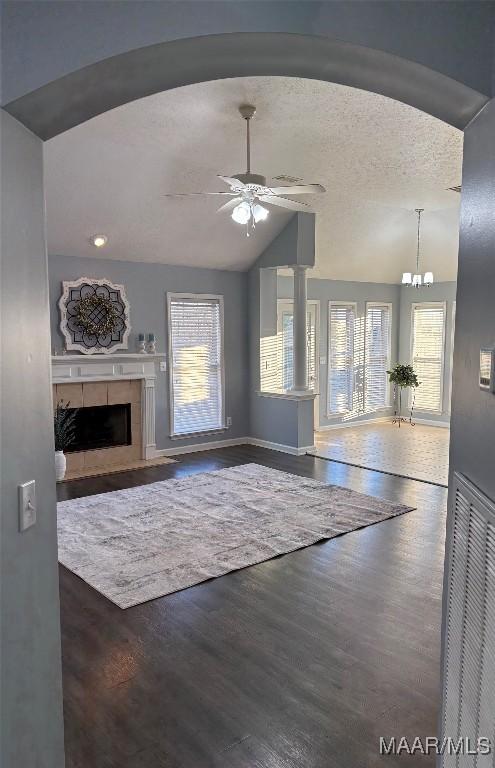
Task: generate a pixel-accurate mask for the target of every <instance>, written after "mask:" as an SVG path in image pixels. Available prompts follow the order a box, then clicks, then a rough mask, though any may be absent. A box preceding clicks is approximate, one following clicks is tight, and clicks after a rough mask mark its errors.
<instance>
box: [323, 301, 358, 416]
mask: <svg viewBox="0 0 495 768" xmlns="http://www.w3.org/2000/svg"><path fill="white" fill-rule="evenodd" d="M355 316H356V305H355V304H339V303H335V302H332V301H331V302H330V303H329V305H328V413H329V414H335V413H347V412H348V411H351V410H352V407H353V397H354V322H355Z"/></svg>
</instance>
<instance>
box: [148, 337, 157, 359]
mask: <svg viewBox="0 0 495 768" xmlns="http://www.w3.org/2000/svg"><path fill="white" fill-rule="evenodd" d="M146 351H147V352H148V355H154V354H155V353H156V341H155V334H154V333H148V343H147V345H146Z"/></svg>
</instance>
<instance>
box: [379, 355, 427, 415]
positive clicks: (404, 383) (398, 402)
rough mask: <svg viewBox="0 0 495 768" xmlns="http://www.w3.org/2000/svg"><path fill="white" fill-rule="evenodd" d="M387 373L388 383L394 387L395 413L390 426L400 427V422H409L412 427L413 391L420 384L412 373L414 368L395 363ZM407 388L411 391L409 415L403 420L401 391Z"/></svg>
mask: <svg viewBox="0 0 495 768" xmlns="http://www.w3.org/2000/svg"><path fill="white" fill-rule="evenodd" d="M387 373H388V380H389V382H390V383H391V384H393V385H394V402H395V412H394V418H393V419H392V424H398V425H399V427H400V425H401V422H403V421H409V424H410V425H411V426H412V427H414V422H413V411H414V390H415V389H416V387H419V385H420V382H419V381H418V377H417V375H416V373H415V372H414V368H413V367H412V365H404V364H403V363H397V365H394V367H393V368H392V370H390V371H387ZM409 388H411V389H412V390H413V398H412V402H411V411H410V414H409V419H404V418H403V417H402V390H403V389H409Z"/></svg>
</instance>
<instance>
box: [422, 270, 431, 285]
mask: <svg viewBox="0 0 495 768" xmlns="http://www.w3.org/2000/svg"><path fill="white" fill-rule="evenodd" d="M423 282H424V284H425V285H428V286H429V285H432V284H433V272H425V277H424V281H423Z"/></svg>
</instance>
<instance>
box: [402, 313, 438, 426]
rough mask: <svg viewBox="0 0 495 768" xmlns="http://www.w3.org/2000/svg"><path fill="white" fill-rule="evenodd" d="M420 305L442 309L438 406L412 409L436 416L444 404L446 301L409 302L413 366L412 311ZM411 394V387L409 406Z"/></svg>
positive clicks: (410, 398)
mask: <svg viewBox="0 0 495 768" xmlns="http://www.w3.org/2000/svg"><path fill="white" fill-rule="evenodd" d="M418 307H421V308H423V309H428V308H430V309H438V308H439V307H442V309H443V328H442V365H441V373H440V408H439V409H437V408H421V407H420V406H417V405H416V404H415V405H414V410H415V411H419V412H420V413H431V414H434V415H436V416H441V415H442V414H443V413H444V406H443V395H444V379H445V339H446V330H447V302H446V301H413V303H412V304H411V332H410V340H409V344H410V347H409V350H410V353H409V356H410V360H411V365H412V366H414V311H415V309H416V308H418ZM413 395H414V391H413V389H412V388H411V389H410V392H409V406H411V405H412V403H413Z"/></svg>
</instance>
